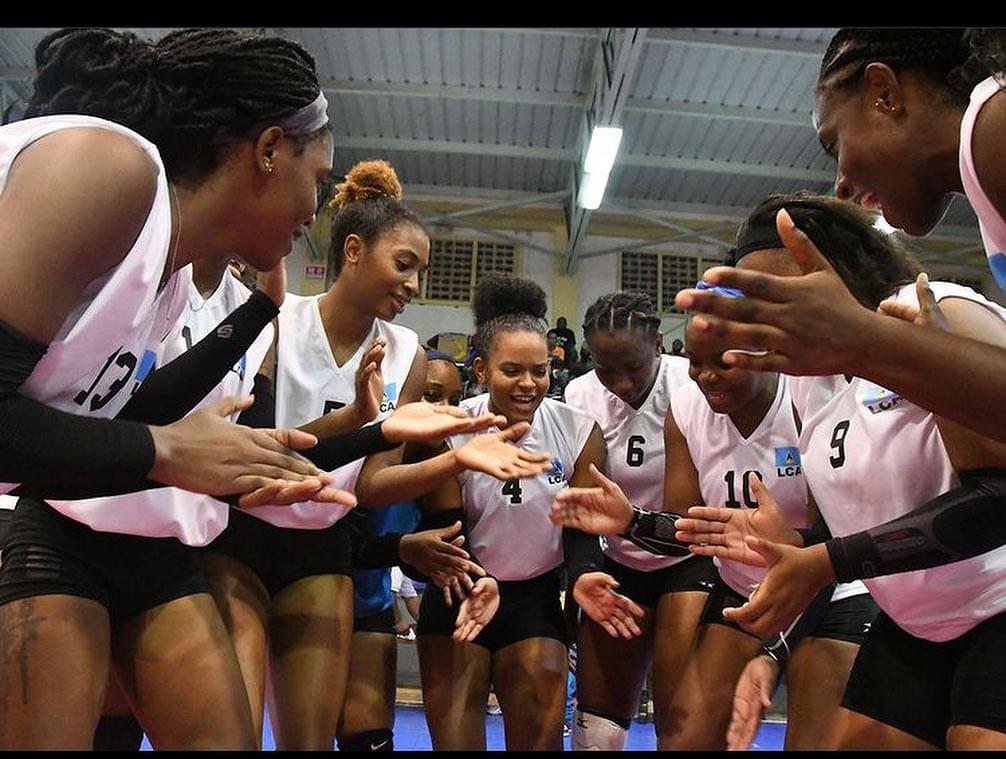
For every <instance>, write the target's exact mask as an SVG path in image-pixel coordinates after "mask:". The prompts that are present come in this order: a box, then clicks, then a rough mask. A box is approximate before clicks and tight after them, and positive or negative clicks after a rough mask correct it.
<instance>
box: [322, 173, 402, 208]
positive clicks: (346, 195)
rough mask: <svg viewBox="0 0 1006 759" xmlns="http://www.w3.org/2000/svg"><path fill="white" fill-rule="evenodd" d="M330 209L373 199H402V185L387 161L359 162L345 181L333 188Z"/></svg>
mask: <svg viewBox="0 0 1006 759" xmlns="http://www.w3.org/2000/svg"><path fill="white" fill-rule="evenodd" d="M335 190H336V193H335V197H334V198H332V201H331V203H330V204H329V205H331V207H332V208H342V207H343V206H346V205H349V204H350V203H355V202H357V201H359V200H372V199H374V198H392V199H393V200H401V199H402V185H401V183H400V182H399V181H398V174H396V173H395V169H394V168H393V167H392V166H391V164H390V163H388V162H387V161H360V163H358V164H356V166H354V167H353V168H351V169H350V170H349V173H348V174H346V178H345V181H344V182H342V184H339V185H337V186H336V188H335Z"/></svg>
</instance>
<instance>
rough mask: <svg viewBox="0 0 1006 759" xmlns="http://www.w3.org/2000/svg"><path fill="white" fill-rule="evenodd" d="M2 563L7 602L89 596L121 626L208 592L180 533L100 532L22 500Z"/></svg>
mask: <svg viewBox="0 0 1006 759" xmlns="http://www.w3.org/2000/svg"><path fill="white" fill-rule="evenodd" d="M2 557H3V560H2V562H0V604H6V603H10V602H11V601H16V600H19V599H23V598H31V597H34V596H43V595H53V594H60V595H69V596H77V597H79V598H90V599H92V600H94V601H97V602H98V603H100V604H101V605H102V606H104V607H105V608H106V609H107V610H108V615H109V619H110V621H111V624H112V627H113V628H116V627H118V626H119V625H121V624H122V623H124V622H128V621H129V620H130V619H133V618H134V617H136V616H137V615H139V614H141V613H143V612H145V611H147V610H148V609H153V608H154V607H156V606H160V605H161V604H165V603H167V602H169V601H173V600H175V599H177V598H182V597H184V596H190V595H193V594H195V593H209V592H210V586H209V583H208V582H207V581H206V575H205V574H204V572H203V562H202V555H201V554H200V552H199V549H198V548H192V547H191V546H187V545H184V544H183V543H180V542H179V541H178V540H176V539H175V538H146V537H141V536H138V535H121V534H119V533H115V532H98V531H96V530H92V529H91V528H90V527H88V526H87V525H85V524H82V523H80V522H77V521H75V520H73V519H70V518H69V517H66V516H63V515H62V514H60V513H59V512H58V511H56V510H55V509H54V508H52V507H51V506H49V505H48V504H47V503H44V502H43V501H38V500H35V499H32V498H21V499H20V500H19V501H18V504H17V508H16V509H15V510H14V518H13V520H12V521H11V525H10V532H9V533H8V535H7V542H6V545H5V546H4V549H3V552H2Z"/></svg>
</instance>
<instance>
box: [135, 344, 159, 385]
mask: <svg viewBox="0 0 1006 759" xmlns="http://www.w3.org/2000/svg"><path fill="white" fill-rule="evenodd" d="M156 365H157V354H156V353H154V352H153V351H152V350H147V351H144V352H143V358H141V359H140V366H139V368H138V369H137V370H136V383H137V384H139V383H141V382H143V380H145V379H146V378H147V375H148V374H150V372H151V370H153V368H154V367H155V366H156Z"/></svg>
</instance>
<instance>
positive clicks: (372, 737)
mask: <svg viewBox="0 0 1006 759" xmlns="http://www.w3.org/2000/svg"><path fill="white" fill-rule="evenodd" d="M394 750H395V734H394V733H393V732H392V731H391V730H387V729H385V730H364V731H363V732H362V733H354V734H353V735H347V736H346V737H345V738H340V739H339V751H394Z"/></svg>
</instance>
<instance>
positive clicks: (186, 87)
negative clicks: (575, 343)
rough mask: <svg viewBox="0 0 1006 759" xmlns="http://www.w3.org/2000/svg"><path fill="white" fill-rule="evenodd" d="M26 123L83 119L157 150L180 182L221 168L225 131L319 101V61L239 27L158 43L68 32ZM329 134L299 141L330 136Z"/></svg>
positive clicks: (189, 32)
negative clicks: (111, 126) (123, 130)
mask: <svg viewBox="0 0 1006 759" xmlns="http://www.w3.org/2000/svg"><path fill="white" fill-rule="evenodd" d="M35 64H36V68H37V71H38V75H37V77H36V79H35V91H34V93H33V95H32V97H31V100H30V101H29V104H28V108H27V110H26V111H25V117H27V118H30V117H33V116H48V115H53V114H60V113H79V114H85V115H89V116H96V117H99V118H104V119H108V120H109V121H114V122H117V123H119V124H122V125H123V126H126V127H129V128H130V129H132V130H133V131H135V132H138V133H139V134H141V135H143V136H144V137H146V138H147V139H148V140H150V141H151V142H153V143H154V144H155V145H156V146H157V149H158V151H159V152H160V154H161V158H162V160H163V161H164V165H165V167H166V169H167V172H168V175H169V176H170V177H171V179H172V180H173V181H179V182H197V181H198V180H199V179H201V178H202V177H205V176H206V175H207V174H209V173H210V172H212V171H213V169H215V168H216V166H217V165H218V163H219V161H220V159H221V156H222V151H223V150H224V146H223V145H221V144H220V143H219V141H218V140H217V139H216V138H217V137H218V136H219V135H220V133H221V131H222V130H227V131H229V132H235V133H244V132H245V131H246V130H251V129H253V128H254V127H258V126H261V127H262V128H263V129H264V128H265V126H268V125H269V124H270V123H276V122H278V121H280V120H282V119H283V118H284V117H286V116H289V115H291V114H293V113H296V112H297V111H298V110H299V109H301V108H303V107H304V106H306V105H309V104H310V103H312V102H313V101H314V100H315V99H316V98H317V96H318V94H319V92H320V87H319V84H318V76H317V73H316V72H315V67H314V59H313V58H312V57H311V55H310V54H309V53H308V52H307V51H305V50H304V49H303V48H302V47H300V46H299V45H298V44H297V43H295V42H291V41H289V40H285V39H282V38H279V37H266V36H259V35H255V34H251V33H248V32H242V31H234V30H231V29H180V30H178V31H174V32H171V33H170V34H167V35H165V36H164V37H163V38H161V39H160V40H159V41H158V42H156V43H154V42H150V41H148V40H144V39H141V38H139V37H137V36H136V35H135V34H132V33H130V32H119V31H115V30H113V29H96V28H85V29H77V28H74V29H61V30H59V31H56V32H53V33H51V34H49V35H47V36H46V37H44V38H43V39H42V40H41V41H40V42H39V43H38V46H37V47H36V48H35ZM327 131H328V127H327V126H326V127H322V128H321V129H319V130H317V132H316V133H313V134H312V135H307V136H305V137H302V138H300V139H299V140H296V138H295V140H296V141H297V143H298V145H299V146H300V149H301V150H302V149H303V143H304V142H306V141H307V139H310V138H313V137H314V136H317V135H319V134H324V133H327Z"/></svg>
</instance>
